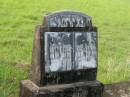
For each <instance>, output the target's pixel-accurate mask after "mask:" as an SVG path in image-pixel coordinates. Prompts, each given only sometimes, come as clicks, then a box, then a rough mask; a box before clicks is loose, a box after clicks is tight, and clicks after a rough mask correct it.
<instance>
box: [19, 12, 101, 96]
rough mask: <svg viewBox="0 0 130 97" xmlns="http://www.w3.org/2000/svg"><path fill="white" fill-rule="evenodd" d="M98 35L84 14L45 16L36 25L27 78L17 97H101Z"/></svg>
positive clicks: (68, 13) (90, 20)
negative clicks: (30, 68) (28, 78)
mask: <svg viewBox="0 0 130 97" xmlns="http://www.w3.org/2000/svg"><path fill="white" fill-rule="evenodd" d="M97 38H98V37H97V28H96V27H93V26H92V19H91V17H89V16H87V15H85V14H82V13H79V12H59V13H54V14H50V15H47V16H45V17H44V22H43V25H41V26H38V27H37V28H36V33H35V39H34V48H33V57H32V71H31V75H30V80H25V81H22V82H21V92H20V97H101V96H102V92H103V84H102V83H100V82H98V81H96V75H97V44H98V43H97ZM27 94H28V95H27Z"/></svg>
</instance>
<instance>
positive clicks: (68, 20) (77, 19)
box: [45, 11, 92, 27]
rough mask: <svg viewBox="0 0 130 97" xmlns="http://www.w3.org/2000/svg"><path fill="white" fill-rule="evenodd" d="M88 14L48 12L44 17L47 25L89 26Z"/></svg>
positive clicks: (90, 24)
mask: <svg viewBox="0 0 130 97" xmlns="http://www.w3.org/2000/svg"><path fill="white" fill-rule="evenodd" d="M91 21H92V19H91V17H90V16H87V15H86V14H83V13H80V12H72V11H64V12H57V13H52V14H49V15H47V16H46V17H45V26H47V27H90V26H92V22H91Z"/></svg>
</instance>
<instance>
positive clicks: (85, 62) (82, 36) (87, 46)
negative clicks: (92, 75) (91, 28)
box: [75, 32, 96, 69]
mask: <svg viewBox="0 0 130 97" xmlns="http://www.w3.org/2000/svg"><path fill="white" fill-rule="evenodd" d="M75 46H76V47H75V68H76V69H86V68H94V67H96V32H87V33H83V32H78V33H76V34H75Z"/></svg>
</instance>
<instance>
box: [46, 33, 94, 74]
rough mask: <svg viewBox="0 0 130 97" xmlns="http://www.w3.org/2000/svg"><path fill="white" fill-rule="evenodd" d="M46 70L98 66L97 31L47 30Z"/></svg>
mask: <svg viewBox="0 0 130 97" xmlns="http://www.w3.org/2000/svg"><path fill="white" fill-rule="evenodd" d="M45 63H46V65H45V71H46V72H51V71H67V70H78V69H86V68H95V67H96V32H45Z"/></svg>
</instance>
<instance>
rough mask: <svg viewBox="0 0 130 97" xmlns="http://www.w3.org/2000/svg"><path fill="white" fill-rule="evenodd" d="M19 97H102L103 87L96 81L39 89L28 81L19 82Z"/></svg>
mask: <svg viewBox="0 0 130 97" xmlns="http://www.w3.org/2000/svg"><path fill="white" fill-rule="evenodd" d="M21 90H22V91H21V92H20V97H102V93H103V85H102V83H100V82H98V81H82V82H76V83H71V84H62V85H48V86H44V87H39V86H37V85H36V84H34V83H33V82H32V81H30V80H24V81H21Z"/></svg>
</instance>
